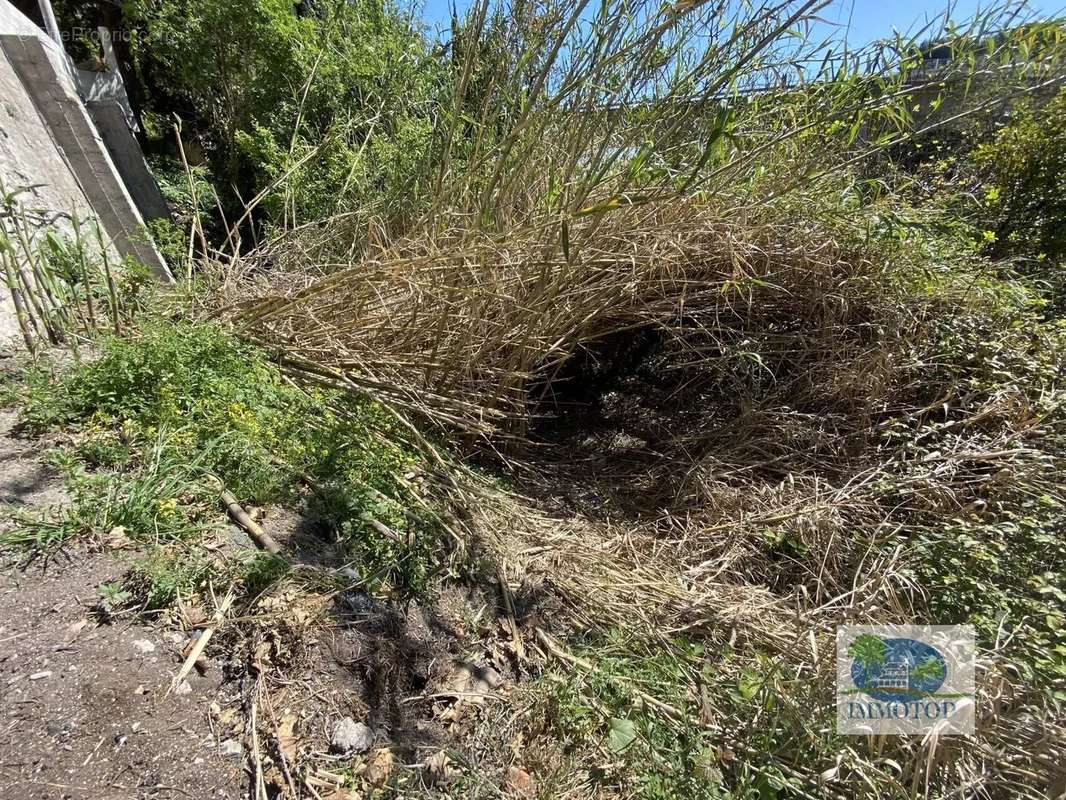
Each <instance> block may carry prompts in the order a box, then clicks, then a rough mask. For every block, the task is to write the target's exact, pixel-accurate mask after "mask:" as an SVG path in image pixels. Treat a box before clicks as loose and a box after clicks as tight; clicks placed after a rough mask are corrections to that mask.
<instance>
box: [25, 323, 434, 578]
mask: <svg viewBox="0 0 1066 800" xmlns="http://www.w3.org/2000/svg"><path fill="white" fill-rule="evenodd" d="M26 379H27V381H28V389H27V392H26V396H27V402H26V404H25V407H24V408H23V411H22V420H23V424H24V425H25V427H26V428H27V429H29V430H30V431H33V432H43V431H46V430H56V429H68V430H72V431H74V432H76V436H75V443H74V445H73V446H72V447H71V448H70V454H69V458H70V459H72V461H71V463H70V464H68V469H67V470H66V472H67V474H68V482H69V483H70V487H71V491H72V496H73V501H72V503H71V505H70V506H69V507H68V508H65V509H61V510H58V511H53V512H50V513H49V514H48V515H46V516H43V517H42V516H39V517H38V518H36V520H28V519H26V520H22V521H21V523H20V526H19V528H18V532H14V533H10V534H7V535H6V540H7V541H8V542H9V543H21V544H33V545H34V546H39V545H47V546H55V545H57V544H60V543H62V542H65V541H68V540H69V539H71V538H73V537H75V536H77V535H78V534H79V533H82V532H85V531H98V532H106V531H107V530H109V529H110V528H112V527H116V526H121V527H123V528H125V529H126V531H127V533H128V535H129V536H130V537H131V538H133V539H135V540H137V541H139V542H148V541H178V540H188V539H189V538H190V537H192V536H193V535H194V534H195V533H196V532H198V531H202V530H203V527H204V525H205V523H206V520H207V519H208V518H209V517H210V516H211V511H212V510H214V511H220V507H219V506H218V503H217V492H218V483H219V482H221V483H222V484H224V485H225V486H226V488H228V489H229V490H230V491H231V492H232V493H233V494H234V495H235V496H236V497H237V498H238V499H239V500H240V501H241V502H245V503H254V504H264V503H270V502H288V503H293V502H297V501H302V500H303V498H304V497H307V498H308V499H307V507H308V510H309V511H311V512H313V514H314V516H315V517H316V518H317V519H319V520H321V521H322V522H323V523H324V524H325V525H327V526H328V527H330V528H331V529H332V532H333V533H335V534H337V535H338V536H339V537H340V538H341V540H342V541H344V542H346V543H347V546H348V551H349V558H350V560H351V561H352V562H353V563H352V566H353V567H354V568H356V570H357V571H358V572H359V573H360V574H361V575H362V577H363V578H364V580H365V581H366V583H367V584H368V585H369V586H371V587H373V588H388V589H398V590H401V591H417V590H419V589H421V588H422V587H423V586H424V585H425V582H426V580H427V579H428V576H429V575H430V574H431V573H432V570H433V565H434V564H435V563H436V562H437V561H439V560H440V559H439V555H440V554H439V549H440V540H439V536H438V531H437V528H436V525H435V524H434V523H433V521H432V515H431V514H429V513H427V512H426V510H425V508H424V505H423V504H421V503H416V502H414V497H413V495H412V490H411V489H410V488H409V486H408V484H407V482H406V479H405V478H404V477H403V476H404V475H405V473H407V472H408V471H409V470H411V469H412V468H413V467H414V466H415V465H416V464H417V463H418V459H417V456H416V455H415V453H414V452H413V451H412V450H411V449H409V448H407V447H406V446H405V445H404V444H403V441H404V439H403V435H402V434H403V432H402V431H401V430H400V429H399V427H400V426H399V425H398V423H396V422H395V420H394V418H393V417H391V416H390V415H389V414H388V413H387V412H385V411H384V410H383V409H382V408H380V407H379V406H377V405H376V404H374V403H372V402H368V401H360V400H352V399H350V398H347V397H345V396H341V395H339V394H334V393H328V392H305V391H303V390H302V389H299V388H297V387H295V386H293V385H292V384H289V383H286V382H285V381H284V379H283V378H282V376H281V373H280V372H279V370H278V369H277V368H276V367H275V366H274V365H273V364H272V363H270V361H269V359H268V358H267V355H266V353H265V352H264V351H262V350H261V349H259V348H257V347H254V346H251V345H249V344H246V343H244V342H241V341H239V340H238V339H236V338H234V337H232V336H230V335H229V334H227V333H226V332H225V331H223V330H222V329H221V328H219V327H217V326H214V325H195V324H189V323H171V322H164V321H158V320H156V321H151V322H149V323H147V324H146V326H145V327H144V328H143V330H142V331H141V332H140V334H139V335H138V336H136V337H133V338H119V337H114V338H110V339H107V340H105V341H104V342H103V343H102V353H101V355H100V357H99V358H98V359H96V360H94V361H91V362H88V363H81V364H77V365H74V366H73V367H71V368H70V369H69V370H67V371H66V372H59V373H58V374H56V372H55V371H54V370H52V371H50V370H48V369H47V368H43V367H41V368H37V369H36V370H33V371H32V372H29V373H27V376H26ZM85 467H88V468H94V469H102V471H101V472H98V473H96V474H89V473H87V472H85V470H84V469H83V468H85ZM79 468H82V469H79ZM216 478H217V480H215V479H216ZM412 506H415V507H416V508H421V509H422V510H420V511H416V510H414V509H412ZM383 531H384V532H383ZM390 534H391V535H390Z"/></svg>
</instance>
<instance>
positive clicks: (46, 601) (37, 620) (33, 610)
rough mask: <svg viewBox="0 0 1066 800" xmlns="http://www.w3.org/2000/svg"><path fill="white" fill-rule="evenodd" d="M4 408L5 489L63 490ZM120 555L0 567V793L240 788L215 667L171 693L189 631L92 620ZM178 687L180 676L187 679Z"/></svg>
mask: <svg viewBox="0 0 1066 800" xmlns="http://www.w3.org/2000/svg"><path fill="white" fill-rule="evenodd" d="M15 416H16V415H15V413H14V412H11V411H3V412H0V502H4V503H6V504H14V505H26V506H44V505H49V504H52V503H56V502H61V501H62V499H63V491H62V486H61V483H60V481H59V480H58V478H57V476H56V475H55V474H54V473H52V472H51V471H50V470H49V469H48V467H47V466H46V465H45V464H43V463H42V462H41V460H40V457H39V456H40V450H41V448H40V447H39V446H38V445H37V444H36V443H34V442H31V441H27V440H22V439H19V438H18V437H17V436H15V435H14V434H13V433H12V430H11V429H12V426H13V424H14V421H15ZM125 569H126V566H125V564H124V563H123V562H122V561H121V560H120V558H118V557H116V556H115V555H114V554H110V553H91V552H85V551H78V552H73V553H68V554H67V555H66V556H64V557H61V558H59V559H56V560H53V561H51V562H50V563H47V564H41V563H37V564H31V565H29V566H28V567H26V568H25V569H22V568H20V566H19V565H18V564H6V565H5V566H4V567H3V569H2V572H0V797H12V798H14V797H20V798H85V799H86V800H89V799H90V798H92V799H93V800H100V799H101V798H108V799H110V798H115V799H116V800H118V798H156V797H159V798H167V797H183V796H184V797H196V798H237V797H239V796H241V795H242V794H243V792H244V786H245V785H246V781H245V777H244V775H243V766H242V764H243V759H242V758H241V756H240V754H239V753H233V754H232V755H231V756H229V757H227V756H225V755H223V754H222V752H221V751H220V747H219V743H218V741H217V739H216V737H215V736H214V734H213V733H212V729H211V724H210V717H209V713H208V708H209V706H210V704H211V703H212V701H215V700H218V699H224V698H220V697H219V694H220V692H222V691H223V687H222V683H221V681H222V678H221V674H220V670H219V669H218V668H217V667H216V668H214V669H209V670H208V671H207V673H206V674H205V675H204V676H199V675H197V674H196V673H195V671H194V673H193V675H192V676H191V677H190V679H189V684H188V687H187V688H188V689H190V691H188V692H187V693H184V694H178V695H175V694H169V695H168V694H167V693H166V692H167V689H168V687H169V684H170V680H171V677H172V675H173V674H174V672H175V671H176V669H177V667H178V665H179V664H180V653H181V649H182V647H183V646H184V645H185V642H186V640H185V638H184V637H183V636H182V635H181V634H178V633H176V632H175V633H171V632H166V631H160V630H157V629H154V628H150V627H146V626H144V625H140V624H134V623H126V624H123V623H121V622H119V623H115V624H101V623H100V621H99V620H98V618H97V617H96V615H95V614H94V613H93V610H92V607H93V606H94V605H95V604H96V602H97V600H98V597H99V595H98V592H97V587H98V586H99V585H100V584H101V583H104V582H107V581H112V580H115V579H117V578H119V577H120V576H121V575H122V573H123V572H124V571H125ZM184 688H186V687H183V689H184Z"/></svg>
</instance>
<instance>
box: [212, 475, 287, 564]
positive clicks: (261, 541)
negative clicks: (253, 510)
mask: <svg viewBox="0 0 1066 800" xmlns="http://www.w3.org/2000/svg"><path fill="white" fill-rule="evenodd" d="M221 496H222V502H223V503H224V504H225V506H226V511H227V512H229V515H230V517H231V518H232V519H233V521H234V522H236V523H237V524H238V525H240V526H241V527H242V528H244V530H246V531H247V532H248V535H249V536H251V537H252V538H253V539H254V540H255V543H256V544H258V545H259V546H260V547H262V548H263V549H264V550H266V551H267V552H268V553H280V552H281V545H279V544H278V543H277V542H276V541H275V540H274V538H273V537H272V536H271V535H270V534H269V533H267V532H266V531H265V530H263V528H262V527H261V526H260V525H259V523H258V522H256V521H255V520H254V519H252V518H251V516H249V514H248V512H247V511H245V510H244V508H243V507H242V506H241V504H240V503H238V502H237V498H236V497H234V496H233V495H232V494H230V492H229V490H227V489H226V488H225V487H223V489H222V493H221Z"/></svg>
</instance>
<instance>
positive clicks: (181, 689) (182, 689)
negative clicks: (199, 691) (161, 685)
mask: <svg viewBox="0 0 1066 800" xmlns="http://www.w3.org/2000/svg"><path fill="white" fill-rule="evenodd" d="M174 694H192V686H191V685H190V684H189V682H188V681H182V682H181V683H179V684H178V685H177V686H175V687H174Z"/></svg>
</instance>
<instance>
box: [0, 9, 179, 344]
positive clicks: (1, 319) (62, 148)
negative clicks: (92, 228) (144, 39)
mask: <svg viewBox="0 0 1066 800" xmlns="http://www.w3.org/2000/svg"><path fill="white" fill-rule="evenodd" d="M138 156H139V153H138ZM0 182H2V184H3V187H4V191H5V192H7V193H11V192H14V191H16V190H20V189H21V190H22V191H21V192H20V193H19V195H18V200H19V201H20V202H21V204H22V205H23V206H24V207H25V208H28V209H33V210H34V212H35V213H34V214H33V216H34V219H35V220H38V221H40V222H41V223H42V224H54V225H55V226H56V227H58V228H59V229H60V230H69V228H70V223H69V220H70V218H71V216H72V215H77V216H78V218H80V219H87V218H90V217H92V218H96V219H97V220H98V221H99V223H100V225H101V227H102V228H103V230H104V231H105V232H106V234H107V236H108V238H109V239H110V240H111V243H112V247H113V249H114V251H115V252H116V253H117V254H118V255H120V256H125V255H128V256H132V257H134V258H136V259H138V260H139V261H141V262H142V263H144V264H145V265H147V266H148V267H149V268H151V269H152V271H153V272H155V273H156V275H158V276H159V277H160V278H161V279H163V280H167V281H169V280H171V276H170V273H169V271H168V270H167V266H166V264H165V262H164V261H163V259H162V258H161V257H160V255H159V253H158V252H157V251H156V249H155V248H154V247H153V246H152V244H151V243H150V241H149V239H148V238H147V236H146V234H145V232H144V230H143V219H142V216H141V214H140V212H139V211H138V208H137V205H136V204H135V203H134V200H133V198H132V197H131V195H130V192H129V191H128V190H127V188H126V186H125V184H124V182H123V180H122V178H121V177H120V174H119V172H118V170H117V169H116V167H115V163H114V161H113V159H112V157H111V155H110V153H109V152H108V149H107V147H106V146H105V144H104V142H103V140H102V138H101V136H100V135H99V132H98V131H97V129H96V126H95V125H94V123H93V120H92V118H91V117H90V115H89V113H88V111H87V109H86V107H85V105H84V104H83V103H82V101H81V98H80V97H79V96H78V93H77V89H76V87H75V82H74V77H73V74H72V70H71V67H70V65H69V61H68V60H67V57H66V55H65V54H64V53H63V52H62V50H61V49H60V48H59V46H58V45H56V44H55V43H54V42H53V41H52V40H51V39H49V38H48V37H47V36H46V35H45V34H44V32H43V31H41V30H40V29H39V28H38V27H37V26H36V25H34V24H33V23H32V22H31V21H30V20H29V19H27V18H26V17H25V16H23V15H22V14H21V13H20V12H19V11H18V10H17V9H16V8H14V7H13V6H12V5H11V4H10V3H9V2H8V0H0ZM17 334H18V327H17V322H16V320H15V316H14V308H13V306H12V304H11V298H10V293H9V291H8V289H7V287H6V285H4V284H3V282H2V280H0V340H3V343H4V344H6V343H7V342H9V341H11V339H12V338H13V336H16V335H17Z"/></svg>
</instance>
